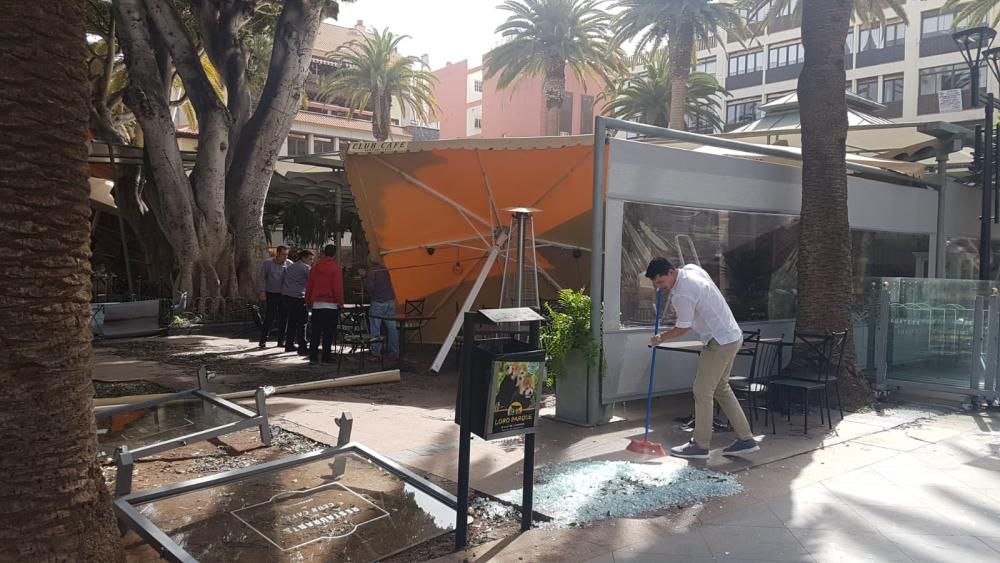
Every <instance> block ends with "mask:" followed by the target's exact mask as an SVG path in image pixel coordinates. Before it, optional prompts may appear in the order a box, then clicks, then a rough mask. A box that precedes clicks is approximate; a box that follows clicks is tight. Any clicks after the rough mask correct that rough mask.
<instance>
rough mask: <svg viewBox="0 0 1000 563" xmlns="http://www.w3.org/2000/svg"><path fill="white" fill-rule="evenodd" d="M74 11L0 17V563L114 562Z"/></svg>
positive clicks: (25, 5)
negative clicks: (96, 399)
mask: <svg viewBox="0 0 1000 563" xmlns="http://www.w3.org/2000/svg"><path fill="white" fill-rule="evenodd" d="M82 6H83V3H81V2H76V1H72V0H53V1H51V2H6V3H5V4H4V11H3V15H2V16H0V41H2V43H3V46H2V48H0V92H2V93H3V94H2V95H0V115H3V118H2V119H0V251H2V252H3V255H4V256H5V258H6V259H7V260H8V264H9V265H10V266H9V267H6V268H3V269H2V270H0V295H2V296H3V297H2V298H0V327H2V329H0V349H2V350H3V353H2V354H0V386H2V388H3V393H0V432H2V433H3V436H4V450H5V452H4V455H2V456H0V475H2V476H3V485H4V486H3V488H2V489H0V545H3V546H4V547H3V553H2V554H0V559H4V560H10V561H67V562H68V561H86V562H105V561H109V562H114V561H122V554H121V548H120V544H119V540H118V533H117V529H116V526H115V520H114V516H113V514H112V511H111V502H110V500H111V499H110V496H109V494H108V491H107V489H106V488H105V486H104V481H103V478H102V476H101V472H100V469H99V468H98V466H97V438H96V427H95V423H94V413H93V410H92V409H93V404H92V403H93V402H92V398H93V387H92V384H91V381H90V370H91V365H92V361H93V359H92V351H91V347H90V338H91V334H90V327H89V318H90V307H89V301H90V244H89V240H90V226H89V217H90V208H89V194H90V189H89V185H88V182H87V177H88V168H87V145H86V142H87V125H88V121H89V115H90V110H89V104H88V100H89V99H90V88H89V85H88V82H87V75H86V65H85V56H84V55H85V53H86V46H85V43H84V42H85V38H84V28H83V11H82Z"/></svg>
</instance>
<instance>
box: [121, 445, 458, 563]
mask: <svg viewBox="0 0 1000 563" xmlns="http://www.w3.org/2000/svg"><path fill="white" fill-rule="evenodd" d="M341 428H342V429H343V427H341ZM345 453H355V454H360V455H362V456H364V457H367V458H369V459H371V460H372V461H374V462H375V463H376V464H377V465H379V466H380V467H382V468H383V469H385V470H387V471H389V472H390V473H392V474H393V475H395V476H396V477H399V478H400V479H402V480H404V481H406V482H407V483H410V484H411V485H413V486H415V487H416V488H418V489H420V491H422V492H424V493H426V494H428V495H430V496H431V497H433V498H434V499H436V500H438V501H440V502H442V503H444V504H445V505H447V506H449V507H451V508H456V507H457V501H456V499H455V497H453V496H451V495H450V494H449V493H448V492H447V491H445V490H444V489H442V488H440V487H438V486H437V485H434V484H433V483H431V482H429V481H427V480H425V479H423V478H422V477H420V476H419V475H417V474H415V473H413V472H412V471H409V470H408V469H406V468H404V467H403V466H401V465H399V464H398V463H396V462H394V461H392V460H391V459H389V458H387V457H384V456H382V455H379V454H378V453H376V452H374V451H373V450H370V449H368V448H366V447H365V446H363V445H361V444H359V443H357V442H350V443H347V444H344V445H341V446H337V447H334V448H327V449H324V450H316V451H314V452H309V453H305V454H300V455H296V456H293V457H289V458H285V459H279V460H277V461H271V462H268V463H262V464H259V465H254V466H251V467H246V468H243V469H234V470H232V471H226V472H224V473H219V474H218V475H212V476H209V477H202V478H199V479H192V480H190V481H184V482H182V483H177V484H174V485H167V486H165V487H160V488H158V489H153V490H150V491H144V492H139V493H135V494H129V495H126V496H123V497H120V498H117V499H115V501H114V508H115V513H116V515H117V516H118V518H119V521H121V522H123V523H124V524H125V525H126V526H128V527H129V528H131V529H132V530H135V532H136V533H137V534H139V536H140V537H142V539H143V540H144V541H145V542H146V543H148V544H149V545H150V546H152V547H153V548H154V549H156V551H157V552H158V553H159V554H160V557H161V558H163V559H165V560H167V561H170V562H171V563H198V560H197V559H195V558H194V557H192V556H191V554H189V553H188V552H187V551H185V550H184V548H182V547H181V546H180V545H178V544H177V542H175V541H174V540H172V539H171V538H170V537H169V536H168V535H167V534H166V533H165V532H164V531H163V530H161V529H160V528H159V527H157V526H156V525H155V524H153V523H152V522H151V521H150V520H149V519H148V518H146V517H145V516H143V514H142V513H141V512H139V510H138V509H137V508H136V506H137V505H140V504H144V503H148V502H153V501H157V500H162V499H165V498H170V497H174V496H177V495H182V494H185V493H190V492H193V491H198V490H202V489H208V488H211V487H217V486H220V485H225V484H228V483H234V482H238V481H241V480H243V479H249V478H252V477H256V476H258V475H262V474H265V473H270V472H273V471H281V470H284V469H289V468H292V467H296V466H299V465H304V464H307V463H312V462H315V461H319V460H323V459H329V458H333V457H335V456H337V455H338V454H345ZM337 461H338V460H335V461H334V462H333V463H331V471H332V473H333V475H335V476H338V475H339V474H342V472H343V470H344V468H343V465H342V464H341V465H340V466H338V464H337ZM338 471H339V472H340V473H338ZM397 553H398V552H397ZM391 555H394V554H390V556H391Z"/></svg>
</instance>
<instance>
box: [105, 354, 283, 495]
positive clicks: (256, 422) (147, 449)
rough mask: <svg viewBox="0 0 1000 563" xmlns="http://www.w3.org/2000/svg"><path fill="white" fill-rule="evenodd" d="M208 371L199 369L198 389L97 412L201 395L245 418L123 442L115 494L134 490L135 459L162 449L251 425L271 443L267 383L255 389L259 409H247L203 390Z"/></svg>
mask: <svg viewBox="0 0 1000 563" xmlns="http://www.w3.org/2000/svg"><path fill="white" fill-rule="evenodd" d="M206 379H207V377H206V371H205V368H204V367H202V368H201V369H199V370H198V383H199V388H198V389H190V390H187V391H180V392H178V393H171V394H169V395H166V396H163V397H158V398H155V399H150V400H148V401H142V402H139V403H132V404H128V405H122V406H119V407H114V408H109V409H103V410H100V411H98V412H97V413H96V414H95V417H96V418H97V419H98V420H100V419H102V418H109V417H112V416H114V415H117V414H122V413H125V412H129V411H134V410H137V409H145V408H149V407H156V406H160V405H165V404H167V403H170V402H172V401H178V400H183V399H189V398H198V399H201V400H202V401H203V402H205V403H208V404H210V405H214V406H216V407H218V408H221V409H224V410H226V411H229V412H231V413H233V414H235V415H237V416H240V417H243V420H238V421H236V422H230V423H228V424H223V425H221V426H215V427H212V428H208V429H205V430H200V431H198V432H193V433H191V434H186V435H184V436H178V437H176V438H171V439H169V440H163V441H162V442H154V443H152V444H149V445H146V446H142V447H140V448H136V449H134V450H129V449H128V448H127V447H126V446H120V447H119V448H118V449H117V450H116V451H115V454H114V457H115V463H116V465H117V466H118V473H117V475H116V477H115V496H123V495H127V494H129V493H130V492H131V490H132V475H133V472H134V469H135V466H134V463H135V460H136V459H140V458H144V457H149V456H152V455H156V454H158V453H161V452H165V451H168V450H172V449H174V448H179V447H182V446H186V445H188V444H191V443H193V442H201V441H203V440H211V439H212V438H217V437H219V436H223V435H225V434H231V433H233V432H238V431H240V430H243V429H245V428H251V427H254V426H257V427H258V428H260V441H261V443H263V444H264V445H265V446H270V445H271V426H270V424H269V423H268V418H267V402H266V401H267V395H268V394H269V392H268V391H267V389H266V388H265V387H259V388H258V389H257V391H256V392H255V393H254V399H255V401H256V408H257V412H253V411H251V410H249V409H245V408H243V407H241V406H239V405H237V404H235V403H233V402H230V401H227V400H226V399H223V398H221V397H217V396H216V395H213V394H212V393H209V392H207V391H205V390H204V387H205V382H206Z"/></svg>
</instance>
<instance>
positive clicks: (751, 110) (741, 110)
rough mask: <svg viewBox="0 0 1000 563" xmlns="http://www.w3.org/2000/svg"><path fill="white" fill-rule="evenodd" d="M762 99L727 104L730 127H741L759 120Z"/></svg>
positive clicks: (727, 117)
mask: <svg viewBox="0 0 1000 563" xmlns="http://www.w3.org/2000/svg"><path fill="white" fill-rule="evenodd" d="M759 104H760V99H758V98H753V99H750V100H739V101H735V102H729V103H728V104H726V123H727V124H728V125H739V124H743V123H750V122H751V121H754V120H755V119H757V106H758V105H759Z"/></svg>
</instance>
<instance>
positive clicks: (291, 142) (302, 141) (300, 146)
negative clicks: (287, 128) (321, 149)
mask: <svg viewBox="0 0 1000 563" xmlns="http://www.w3.org/2000/svg"><path fill="white" fill-rule="evenodd" d="M304 154H309V145H308V143H306V136H305V135H301V134H299V133H289V134H288V156H302V155H304Z"/></svg>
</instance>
